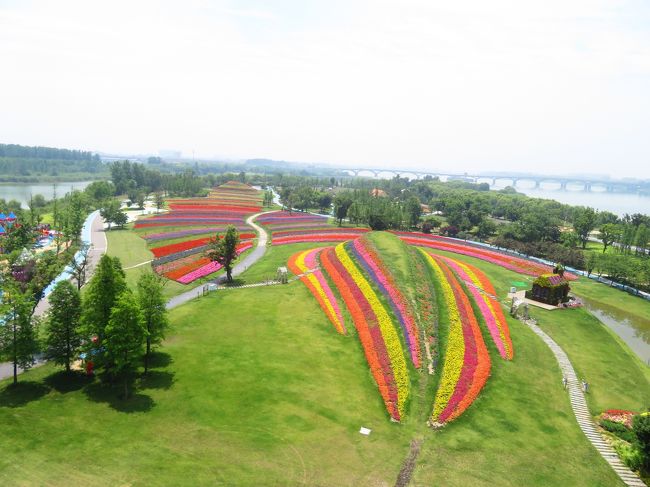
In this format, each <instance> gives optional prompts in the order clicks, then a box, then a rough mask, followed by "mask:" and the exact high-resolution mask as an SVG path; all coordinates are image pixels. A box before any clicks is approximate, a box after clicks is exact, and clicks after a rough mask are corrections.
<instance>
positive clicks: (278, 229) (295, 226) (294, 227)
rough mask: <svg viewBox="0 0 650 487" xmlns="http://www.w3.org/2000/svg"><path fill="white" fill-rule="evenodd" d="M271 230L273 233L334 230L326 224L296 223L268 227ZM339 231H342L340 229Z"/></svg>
mask: <svg viewBox="0 0 650 487" xmlns="http://www.w3.org/2000/svg"><path fill="white" fill-rule="evenodd" d="M267 226H268V227H270V228H271V230H272V231H273V232H281V231H283V230H302V229H304V230H308V229H318V228H333V227H332V226H331V225H329V224H328V223H326V222H305V223H300V222H295V223H286V224H280V225H267ZM339 230H341V229H340V228H339Z"/></svg>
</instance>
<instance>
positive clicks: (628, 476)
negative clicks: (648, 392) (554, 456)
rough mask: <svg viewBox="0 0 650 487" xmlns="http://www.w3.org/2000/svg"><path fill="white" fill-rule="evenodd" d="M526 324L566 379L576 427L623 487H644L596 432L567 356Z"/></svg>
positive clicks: (538, 329)
mask: <svg viewBox="0 0 650 487" xmlns="http://www.w3.org/2000/svg"><path fill="white" fill-rule="evenodd" d="M526 324H527V325H528V326H529V327H530V328H531V329H532V330H533V331H534V332H535V333H536V334H537V335H539V336H540V337H541V338H542V340H544V342H545V343H546V344H547V345H548V347H549V348H550V349H551V351H552V352H553V354H554V355H555V358H556V359H557V361H558V364H559V365H560V369H561V370H562V374H563V375H564V377H566V378H567V379H568V386H567V388H568V391H569V399H570V400H571V408H572V409H573V413H574V414H575V417H576V420H577V421H578V426H580V429H581V430H582V432H583V433H584V434H585V436H586V437H587V439H588V440H589V441H590V442H591V444H592V445H594V447H595V448H596V450H598V452H599V453H600V454H601V455H602V456H603V458H604V459H605V460H607V463H609V464H610V465H611V467H612V468H613V469H614V471H615V472H616V473H617V474H618V476H619V477H620V478H621V479H622V480H623V482H624V483H625V485H628V486H630V487H646V484H645V483H644V482H643V481H642V480H641V479H640V478H639V477H638V476H637V475H636V474H635V473H634V472H632V470H630V469H629V468H628V467H627V466H626V465H625V464H624V463H623V462H622V461H621V460H620V459H619V457H618V455H617V454H616V451H614V449H613V448H612V447H611V446H610V444H609V443H607V441H606V440H605V439H604V438H603V437H602V435H601V434H600V433H599V432H598V429H597V427H596V425H595V424H594V422H593V420H592V418H591V414H590V413H589V409H588V408H587V401H586V400H585V396H584V393H583V392H582V388H581V384H580V382H579V381H578V377H577V376H576V372H575V370H574V369H573V366H572V365H571V362H570V361H569V357H567V354H566V353H565V352H564V350H562V348H560V346H559V345H558V344H557V343H555V341H554V340H553V339H552V338H551V337H550V336H548V335H547V334H546V333H545V332H544V331H543V330H542V329H541V328H540V327H539V326H537V325H536V324H534V323H533V322H531V321H528V322H526Z"/></svg>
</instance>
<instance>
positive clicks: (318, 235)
mask: <svg viewBox="0 0 650 487" xmlns="http://www.w3.org/2000/svg"><path fill="white" fill-rule="evenodd" d="M257 223H259V224H261V225H263V226H264V227H265V228H266V229H268V230H269V231H270V233H271V239H272V245H287V244H294V243H303V242H314V243H317V242H345V241H346V240H352V239H355V238H357V237H359V236H361V235H363V234H364V233H366V232H367V231H368V229H367V228H340V227H336V226H334V225H332V224H330V223H329V218H328V217H326V216H321V215H313V214H311V213H300V212H295V211H294V212H288V211H277V212H273V213H268V214H266V215H262V216H260V217H259V218H258V219H257Z"/></svg>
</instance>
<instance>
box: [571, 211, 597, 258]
mask: <svg viewBox="0 0 650 487" xmlns="http://www.w3.org/2000/svg"><path fill="white" fill-rule="evenodd" d="M595 226H596V212H595V211H594V209H593V208H589V207H587V208H583V207H578V208H576V209H575V212H574V217H573V229H574V230H575V232H576V233H577V234H578V237H580V242H582V248H583V249H584V248H586V247H587V241H588V240H589V232H591V231H592V230H593V229H594V227H595Z"/></svg>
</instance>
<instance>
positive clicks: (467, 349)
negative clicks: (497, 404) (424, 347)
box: [425, 253, 490, 424]
mask: <svg viewBox="0 0 650 487" xmlns="http://www.w3.org/2000/svg"><path fill="white" fill-rule="evenodd" d="M425 255H426V258H427V261H428V262H429V265H430V266H431V267H432V269H433V270H434V273H435V274H436V277H437V280H438V282H439V284H440V287H441V289H442V294H443V297H444V300H445V303H446V305H447V312H448V317H449V336H448V338H447V349H446V352H445V363H444V365H443V371H442V377H441V379H440V384H439V387H438V391H437V392H436V398H435V400H434V405H433V412H432V414H431V421H432V422H433V423H434V424H444V423H446V422H448V421H451V420H453V419H455V418H457V417H458V416H459V415H460V414H462V413H463V412H464V411H465V410H466V409H467V408H468V407H469V406H470V405H471V404H472V402H473V401H474V400H475V399H476V397H477V396H478V394H479V392H480V391H481V389H482V388H483V386H484V385H485V382H486V381H487V378H488V376H489V373H490V357H489V355H488V352H487V348H486V346H485V342H484V341H483V337H482V335H481V330H480V328H479V326H478V323H477V321H476V317H475V316H474V312H473V310H472V306H471V303H470V302H469V299H468V298H467V296H466V295H465V293H464V292H463V290H462V288H461V286H460V284H459V283H458V280H457V279H456V278H455V277H454V275H453V273H452V272H451V270H450V269H449V268H448V267H447V266H446V265H445V264H444V263H443V261H442V260H441V259H439V258H437V257H436V256H432V255H429V254H426V253H425Z"/></svg>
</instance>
